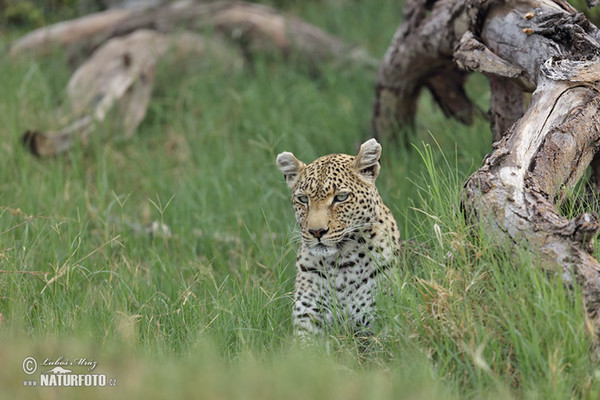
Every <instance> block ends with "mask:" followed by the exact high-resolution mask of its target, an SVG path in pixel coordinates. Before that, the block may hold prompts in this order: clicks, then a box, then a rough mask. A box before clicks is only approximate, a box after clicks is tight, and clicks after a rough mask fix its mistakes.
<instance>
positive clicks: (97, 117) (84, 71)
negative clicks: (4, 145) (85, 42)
mask: <svg viewBox="0 0 600 400" xmlns="http://www.w3.org/2000/svg"><path fill="white" fill-rule="evenodd" d="M206 41H208V39H206V38H203V37H201V36H199V35H196V34H193V33H189V32H188V33H186V32H183V33H181V34H171V35H164V34H162V33H158V32H155V31H150V30H138V31H135V32H134V33H132V34H130V35H128V36H124V37H118V38H115V39H112V40H109V41H108V42H107V43H106V44H105V45H104V46H102V47H101V48H99V49H98V50H97V51H96V52H95V53H94V54H93V55H92V57H90V59H89V60H87V61H86V62H85V63H84V64H83V65H81V67H79V68H78V69H77V70H76V71H75V73H74V74H73V76H72V77H71V79H70V80H69V83H68V84H67V102H66V103H67V104H66V105H65V108H66V110H63V113H64V115H63V116H62V118H61V119H62V120H65V121H69V122H68V123H67V125H66V126H65V127H64V128H61V129H60V130H59V131H56V132H48V133H42V132H31V131H28V132H26V133H25V135H24V136H23V141H24V143H25V144H26V145H27V146H28V147H29V149H30V150H31V152H32V153H33V154H36V155H39V156H50V155H56V154H59V153H62V152H64V151H67V150H68V149H69V148H70V147H71V146H72V145H73V144H74V143H76V142H78V141H83V140H85V139H86V138H87V136H88V135H89V134H91V133H92V132H93V131H94V130H95V128H96V125H97V124H98V123H100V122H102V121H104V119H105V118H106V116H107V114H108V112H109V111H110V110H112V109H113V108H114V107H115V106H118V109H119V113H118V115H119V117H120V122H121V126H122V129H123V134H124V135H125V137H129V136H131V135H132V134H133V132H134V131H135V129H136V128H137V126H138V125H139V124H140V123H141V121H142V120H143V118H144V116H145V115H146V109H147V106H148V102H149V101H150V96H151V93H152V87H153V84H154V72H155V69H156V65H157V63H158V61H159V60H160V59H161V57H162V56H163V55H164V54H165V52H167V51H168V50H172V51H173V52H174V53H179V54H185V55H188V56H189V55H194V56H196V57H201V56H203V55H204V54H205V49H206V47H207V45H206ZM210 41H211V42H213V43H212V44H211V46H210V47H211V48H216V49H220V51H221V55H220V56H219V57H221V58H226V59H229V60H231V63H235V62H238V61H239V56H238V55H237V53H235V52H234V51H231V52H229V53H226V52H225V50H226V49H227V47H226V45H225V44H223V43H220V42H219V41H217V40H216V39H210ZM215 41H217V42H218V43H216V44H215V43H214V42H215ZM212 55H213V56H214V55H215V54H214V52H213V53H212Z"/></svg>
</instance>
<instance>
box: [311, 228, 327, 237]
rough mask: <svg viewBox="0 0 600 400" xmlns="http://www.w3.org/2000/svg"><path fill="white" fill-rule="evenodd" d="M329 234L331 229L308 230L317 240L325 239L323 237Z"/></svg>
mask: <svg viewBox="0 0 600 400" xmlns="http://www.w3.org/2000/svg"><path fill="white" fill-rule="evenodd" d="M327 232H329V228H327V229H325V228H318V229H309V230H308V233H310V234H311V235H313V236H314V237H316V238H317V239H320V238H321V237H323V235H325V234H326V233H327Z"/></svg>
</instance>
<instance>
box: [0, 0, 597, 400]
mask: <svg viewBox="0 0 600 400" xmlns="http://www.w3.org/2000/svg"><path fill="white" fill-rule="evenodd" d="M266 3H267V4H270V5H273V6H276V7H278V8H281V9H283V10H284V11H285V12H287V13H289V14H293V15H296V16H299V17H300V18H303V19H305V20H306V21H308V22H310V23H312V24H315V25H317V26H320V27H322V28H323V29H324V30H326V31H328V32H330V33H332V34H334V35H337V36H339V37H341V38H343V39H344V40H346V41H349V42H354V43H357V44H360V45H363V46H365V47H366V48H367V49H368V50H369V51H370V52H371V54H373V55H375V56H377V57H381V56H382V55H383V54H384V52H385V49H386V47H387V45H388V44H389V42H390V40H391V37H392V35H393V33H394V31H395V30H396V28H397V26H398V24H399V23H400V22H401V15H402V8H403V2H402V1H392V0H389V1H388V0H378V1H369V2H367V1H364V2H360V1H354V0H315V1H311V2H292V1H284V0H280V1H272V2H268V1H267V2H266ZM83 9H84V8H81V5H79V6H77V2H74V1H66V0H64V1H54V2H52V1H48V2H31V1H8V0H6V1H4V2H0V15H1V19H2V24H3V25H2V27H1V28H0V29H1V33H2V35H3V36H2V37H3V38H2V40H0V50H2V51H1V54H4V55H3V56H0V115H1V116H2V117H1V119H0V120H1V121H2V123H1V124H0V343H1V345H0V360H2V362H1V363H0V398H6V399H20V398H23V399H24V398H27V399H31V398H39V399H54V398H58V397H60V398H61V399H70V398H81V397H82V396H85V397H86V398H91V399H93V398H106V396H110V397H111V398H117V399H118V398H149V399H152V398H167V397H168V398H208V399H213V398H214V399H222V398H240V399H254V398H256V399H259V398H260V399H283V398H286V399H296V398H297V399H308V398H315V399H316V398H324V399H338V398H339V399H345V400H347V399H359V398H369V399H387V398H389V399H397V398H422V399H433V398H436V399H437V398H449V399H452V398H456V399H465V398H467V399H468V398H477V399H479V398H490V399H510V398H525V399H536V398H542V399H553V398H556V399H566V398H585V399H596V398H598V397H599V396H600V367H598V364H597V358H596V356H595V353H594V345H595V344H594V343H593V342H592V340H591V339H590V336H589V335H588V334H587V331H586V326H587V325H586V320H585V314H584V312H583V305H582V304H581V296H580V295H579V291H578V288H574V290H572V291H571V290H568V289H565V288H564V287H563V285H562V283H561V281H560V279H559V277H557V276H555V275H554V274H551V273H544V272H543V271H541V269H540V268H539V265H538V264H537V263H536V258H535V252H531V251H530V250H529V249H523V250H516V251H515V250H513V247H512V246H504V244H503V243H500V242H498V240H497V238H495V237H493V236H490V235H489V234H487V233H486V232H485V229H484V228H485V227H470V226H467V225H466V223H465V221H464V219H463V217H462V215H461V213H460V209H459V199H460V191H461V185H462V183H463V182H464V181H465V179H466V178H467V177H468V176H469V175H470V173H472V172H473V171H474V170H475V169H476V168H477V167H478V166H479V165H480V163H481V160H482V158H483V156H484V155H485V154H486V152H488V151H489V150H490V145H491V134H490V133H489V129H488V125H487V122H486V121H485V120H484V119H483V118H480V119H478V120H477V121H476V122H475V124H474V125H473V126H468V127H465V126H463V125H460V124H458V123H457V122H455V121H451V120H446V119H445V118H444V117H443V115H442V113H441V111H440V110H438V109H436V108H435V107H434V106H433V105H432V100H431V98H430V97H429V96H428V95H427V94H426V93H424V95H423V96H422V99H421V102H420V104H419V117H418V123H417V126H416V129H415V130H414V132H409V133H408V134H409V135H410V138H411V142H412V143H413V144H414V146H413V147H411V148H408V149H406V148H403V147H400V146H398V145H397V144H396V143H394V142H393V141H384V142H383V143H382V144H383V152H384V155H383V159H382V172H381V175H380V177H379V178H378V187H379V189H380V192H381V194H382V196H383V198H384V200H385V202H386V203H387V204H388V205H389V206H390V208H391V209H392V211H393V212H394V214H395V216H396V218H397V220H398V222H399V224H400V226H401V229H402V233H403V236H404V238H406V239H410V240H414V241H416V242H417V243H419V244H422V245H423V246H420V247H419V249H420V250H417V251H414V252H411V253H410V254H407V255H406V256H405V257H403V259H401V260H399V267H398V269H397V271H396V272H394V273H393V274H392V276H391V277H390V279H391V281H392V282H393V291H394V295H393V297H382V298H381V299H380V301H379V303H380V304H381V317H380V323H379V325H378V327H377V329H376V332H375V335H374V337H373V338H370V339H368V340H367V342H368V343H367V344H365V343H364V341H362V340H359V339H355V338H352V337H350V336H349V335H346V334H344V332H338V333H336V334H332V335H331V336H329V337H328V338H327V339H326V340H323V341H322V342H319V343H317V344H316V345H315V348H312V349H299V348H298V347H297V346H296V345H295V343H294V339H293V336H292V331H291V323H290V308H291V292H292V290H293V279H294V259H295V247H296V240H297V239H296V238H297V235H296V233H295V226H294V220H293V213H292V209H291V206H290V201H289V193H288V189H287V187H286V185H285V184H284V182H283V178H282V177H281V175H280V172H279V171H278V170H277V168H276V166H275V157H276V155H277V154H278V153H279V152H281V151H284V150H287V151H292V152H294V154H296V156H298V157H299V158H301V159H302V160H304V161H307V162H309V161H312V160H313V159H315V158H317V157H318V156H321V155H324V154H327V153H332V152H344V153H350V154H352V153H354V152H355V149H356V145H357V144H359V143H360V142H361V141H362V140H364V139H365V138H367V137H368V135H369V129H368V127H369V120H370V112H371V103H372V100H373V92H374V89H373V85H374V80H375V74H376V71H375V70H374V69H369V68H368V67H356V66H352V65H339V64H333V63H332V64H329V65H324V66H321V67H320V68H318V69H317V70H315V69H314V68H311V67H309V66H307V65H305V64H303V63H301V62H298V63H293V62H289V60H287V61H286V60H283V59H278V58H277V57H274V56H269V57H264V58H260V57H258V58H256V59H254V60H253V61H252V62H250V63H248V64H246V65H245V66H237V67H231V66H227V65H224V64H222V63H220V62H219V60H213V59H210V58H206V59H202V60H186V62H181V60H179V62H169V61H166V62H164V63H163V64H162V65H161V67H160V70H159V72H158V76H157V84H156V87H155V89H154V94H153V99H152V101H151V104H150V108H149V112H148V116H147V117H146V119H145V120H144V122H143V124H142V125H141V127H140V128H139V129H138V132H137V133H136V135H135V136H134V137H133V138H132V139H124V138H123V137H122V136H121V135H120V134H119V132H118V129H116V128H115V126H114V124H113V125H111V123H110V122H108V123H106V124H105V125H104V126H102V127H101V128H100V130H99V131H98V132H97V134H96V135H95V136H94V137H93V138H92V139H91V140H90V142H89V143H88V144H87V145H86V146H80V147H77V148H75V149H74V150H73V151H71V152H69V153H68V154H65V155H64V156H60V157H56V158H52V159H37V158H34V157H32V156H31V155H30V154H28V153H27V152H26V151H25V150H24V149H23V147H22V146H21V143H20V136H21V134H22V133H23V132H24V131H25V130H27V129H31V128H38V129H42V130H43V129H48V127H51V126H52V124H53V123H56V121H55V120H53V118H55V115H54V113H53V110H54V109H55V108H56V106H57V105H58V104H60V101H61V98H62V97H63V94H64V87H65V85H66V83H67V81H68V79H69V76H70V73H71V69H70V67H69V65H68V60H67V57H66V56H65V55H63V54H56V55H54V56H52V57H49V58H44V59H29V60H18V61H16V60H10V59H8V57H7V56H6V54H7V49H8V46H9V45H10V42H11V40H12V39H14V38H16V37H18V36H19V35H21V34H23V33H24V32H25V31H26V30H27V29H30V28H33V27H35V26H37V25H40V24H43V23H50V22H55V21H58V20H61V19H63V18H66V17H71V16H73V15H75V14H76V13H77V12H80V11H81V10H83ZM468 86H469V93H470V95H471V96H472V98H473V99H475V100H476V101H477V103H478V104H479V106H480V107H481V109H483V110H485V109H487V103H488V88H487V83H486V81H485V79H484V78H483V77H481V76H474V77H473V78H472V79H471V80H470V81H469V85H468ZM578 196H579V192H578V191H577V190H575V191H574V192H573V193H571V194H570V197H569V200H568V201H567V202H565V204H564V206H563V209H564V212H565V213H566V214H568V215H576V214H577V213H579V212H581V209H579V207H578V205H577V204H578V202H577V198H578ZM596 211H598V210H596ZM153 223H154V225H155V226H159V227H161V226H166V227H168V229H169V232H164V231H163V230H161V229H158V230H154V231H153V233H152V234H149V233H148V232H147V231H146V230H145V227H147V226H151V225H152V224H153ZM161 224H164V225H161ZM28 356H32V357H34V358H36V360H38V362H39V363H40V364H41V362H42V361H43V360H44V359H45V358H50V359H53V360H56V359H57V358H59V357H61V356H62V357H64V358H68V359H71V360H73V359H75V358H87V359H88V360H91V359H93V360H94V361H96V362H97V363H98V367H97V368H96V369H95V370H94V372H96V373H102V374H106V375H107V376H108V377H109V378H116V379H117V386H116V387H103V388H95V389H94V388H81V389H79V388H62V389H55V388H41V387H24V386H23V381H24V380H27V379H28V377H29V375H26V374H25V373H24V372H23V369H22V363H23V360H24V359H25V358H26V357H28ZM49 368H50V367H47V369H49ZM40 369H41V370H44V369H43V368H42V367H40ZM34 376H35V375H34Z"/></svg>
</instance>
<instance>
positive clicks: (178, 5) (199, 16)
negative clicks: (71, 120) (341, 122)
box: [10, 0, 378, 67]
mask: <svg viewBox="0 0 600 400" xmlns="http://www.w3.org/2000/svg"><path fill="white" fill-rule="evenodd" d="M92 28H93V29H92ZM140 29H148V30H153V31H157V32H161V33H172V32H177V31H182V30H189V31H193V32H196V33H200V34H203V33H206V32H207V31H211V32H217V33H220V34H223V35H224V36H225V37H226V39H227V40H230V41H234V42H236V43H238V44H239V45H241V46H243V47H244V49H245V50H246V51H247V52H248V53H256V52H261V53H264V52H275V53H278V54H283V55H287V54H290V53H294V52H295V53H298V54H299V55H300V56H302V58H303V59H306V60H308V61H310V62H314V63H319V62H322V61H325V60H333V61H335V60H339V61H346V60H351V61H353V62H355V63H362V64H366V65H370V66H372V67H376V66H377V65H378V60H376V59H375V58H373V57H371V56H370V55H369V54H368V53H367V52H366V50H364V49H363V48H361V47H359V46H354V45H351V44H348V43H345V42H344V41H342V40H340V39H338V38H336V37H334V36H332V35H329V34H328V33H326V32H324V31H323V30H322V29H319V28H317V27H316V26H313V25H310V24H308V23H306V22H304V21H302V20H300V19H298V18H295V17H293V16H288V15H284V14H282V13H280V12H278V11H276V10H274V9H273V8H271V7H268V6H264V5H260V4H254V3H245V2H236V1H217V2H203V1H187V0H183V1H174V2H167V3H165V4H163V5H161V6H158V7H149V8H145V9H141V10H109V11H105V12H102V13H97V14H93V15H89V16H86V17H82V18H78V19H74V20H71V21H64V22H60V23H58V24H55V25H51V26H48V27H43V28H40V29H38V30H36V31H33V32H31V33H29V34H28V35H26V36H25V37H23V38H21V39H20V40H18V41H16V42H15V43H14V44H13V45H12V46H11V50H10V55H11V57H19V56H21V55H23V54H29V53H33V54H45V53H47V52H48V51H51V50H53V49H56V48H63V49H65V50H67V51H73V50H72V49H73V48H77V49H79V50H80V51H83V52H84V53H86V52H87V53H91V52H93V51H94V50H95V49H97V48H98V47H99V46H101V45H102V44H103V43H104V42H106V41H107V40H109V39H111V38H115V37H119V36H125V35H129V34H131V33H132V32H134V31H136V30H140Z"/></svg>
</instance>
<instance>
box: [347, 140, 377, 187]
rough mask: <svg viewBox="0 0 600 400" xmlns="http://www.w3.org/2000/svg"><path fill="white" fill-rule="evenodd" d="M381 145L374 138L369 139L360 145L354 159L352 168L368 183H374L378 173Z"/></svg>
mask: <svg viewBox="0 0 600 400" xmlns="http://www.w3.org/2000/svg"><path fill="white" fill-rule="evenodd" d="M380 157H381V145H380V144H379V143H378V142H377V140H375V139H369V140H367V141H366V142H364V143H363V144H362V145H361V146H360V150H359V151H358V154H357V155H356V158H355V159H354V165H353V166H354V169H355V170H356V173H357V174H358V176H359V177H360V178H361V179H363V180H364V181H366V182H368V183H374V182H375V179H377V175H379V168H380V165H379V158H380Z"/></svg>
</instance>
